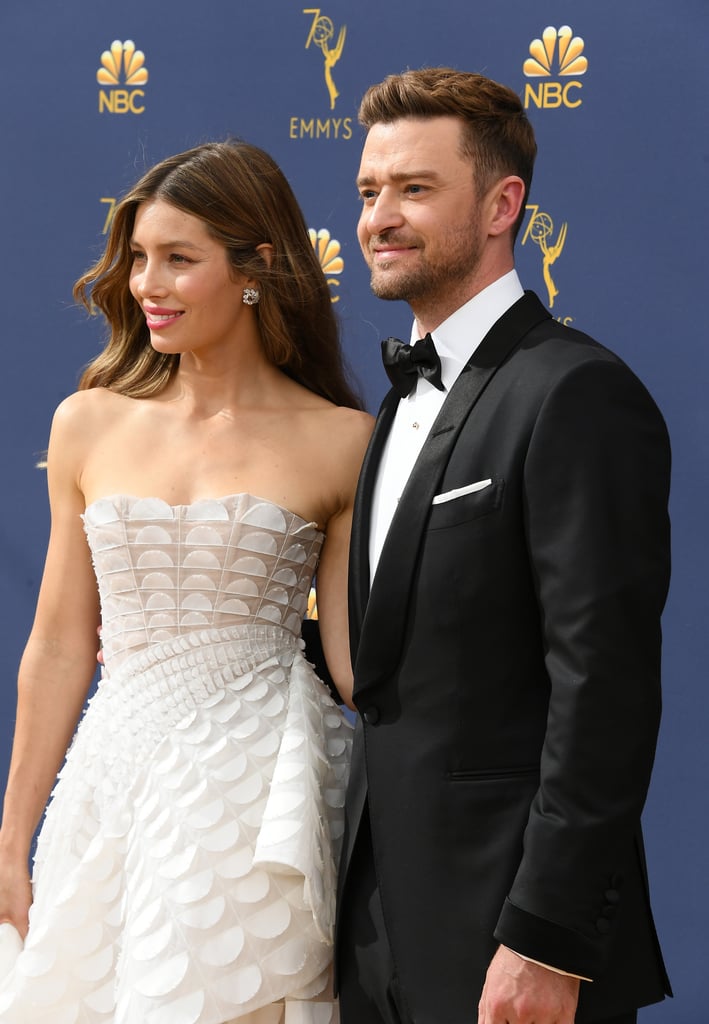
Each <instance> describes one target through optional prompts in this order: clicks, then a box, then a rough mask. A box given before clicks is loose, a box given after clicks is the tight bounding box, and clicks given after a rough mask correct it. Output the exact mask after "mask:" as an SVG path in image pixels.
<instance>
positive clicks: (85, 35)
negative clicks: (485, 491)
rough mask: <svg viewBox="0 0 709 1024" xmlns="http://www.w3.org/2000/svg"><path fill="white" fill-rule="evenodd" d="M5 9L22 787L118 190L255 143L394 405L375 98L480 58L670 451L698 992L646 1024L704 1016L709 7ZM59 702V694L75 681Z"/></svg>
mask: <svg viewBox="0 0 709 1024" xmlns="http://www.w3.org/2000/svg"><path fill="white" fill-rule="evenodd" d="M324 2H325V6H323V7H318V8H315V7H312V8H311V7H304V6H303V2H302V0H299V2H295V0H238V2H236V0H201V2H200V3H199V4H198V5H197V4H194V3H191V2H188V0H171V2H169V3H168V2H166V0H151V2H150V3H146V0H120V2H116V0H113V2H111V0H72V2H71V3H70V4H57V3H56V2H54V0H33V2H27V0H4V3H3V5H2V9H1V10H0V42H1V43H2V47H3V59H2V61H1V62H0V80H1V83H2V91H1V97H2V99H1V101H0V103H1V106H0V119H1V120H0V138H2V141H3V159H2V161H1V162H0V194H1V195H2V197H3V201H2V204H1V206H0V216H1V218H2V221H1V223H2V243H1V250H0V251H2V273H1V274H0V289H1V290H2V310H3V328H2V329H3V334H2V343H3V351H4V353H5V355H4V359H3V373H2V377H1V378H0V437H2V479H4V480H5V487H4V491H3V493H4V498H3V499H2V501H1V502H0V566H1V569H0V601H1V605H0V608H1V610H2V618H1V619H0V621H1V622H2V637H1V639H2V644H1V645H0V665H1V667H2V676H1V679H2V685H1V687H0V779H2V778H4V774H5V771H6V767H7V761H8V758H9V748H10V740H11V734H12V727H13V715H14V702H15V689H14V683H15V676H16V670H17V664H18V661H19V657H20V654H21V651H22V647H23V644H24V641H25V638H26V635H27V632H28V630H29V628H30V625H31V620H32V614H33V609H34V603H35V599H36V596H37V589H38V584H39V579H40V574H41V567H42V561H43V555H44V547H45V543H46V537H47V529H48V514H47V503H46V491H45V478H44V472H43V470H41V469H37V468H36V464H37V462H38V461H39V460H40V459H41V456H42V452H43V451H44V449H45V447H46V444H47V436H48V430H49V423H50V419H51V414H52V412H53V410H54V408H55V406H56V405H57V403H58V402H59V401H60V400H61V399H62V398H63V397H64V396H65V395H67V394H68V393H69V392H70V391H72V390H73V389H74V387H75V384H76V381H77V378H78V373H79V370H80V368H81V367H82V366H83V365H84V364H85V363H86V362H87V361H88V360H89V359H90V358H91V357H92V356H93V355H94V354H95V353H96V352H97V350H98V348H99V346H100V344H101V341H102V331H101V328H100V326H99V324H98V323H96V322H89V321H87V319H86V317H85V316H84V315H83V314H82V313H80V312H79V310H77V309H76V308H75V307H74V306H73V304H72V300H71V287H72V284H73V281H74V280H75V279H76V277H77V276H78V275H79V274H80V273H81V272H82V270H83V269H85V267H86V266H87V265H88V263H89V262H90V261H91V260H92V259H93V257H94V256H95V255H97V253H98V252H99V251H100V249H101V247H102V245H103V241H104V235H105V231H106V226H107V222H108V219H109V217H110V214H111V210H112V204H113V201H114V200H115V198H116V197H118V196H119V195H120V194H121V193H122V192H123V191H124V190H125V189H126V188H127V186H128V185H130V184H131V183H132V182H133V181H134V180H135V179H136V178H137V177H138V176H139V175H140V174H141V173H142V172H143V171H144V170H145V169H146V168H147V167H148V166H150V165H152V164H153V163H155V162H156V161H157V160H159V159H161V158H163V157H164V156H167V155H168V154H170V153H173V152H176V151H178V150H182V149H185V148H188V147H189V146H192V145H194V144H196V143H199V142H202V141H205V140H208V139H217V138H224V137H225V136H226V135H229V134H233V135H239V136H242V137H244V138H246V139H248V140H249V141H252V142H255V143H256V144H258V145H261V146H263V147H264V148H265V149H267V150H268V151H270V152H271V153H272V154H273V156H275V158H276V159H277V160H278V161H279V162H280V164H281V165H282V167H283V168H284V170H285V172H286V174H287V175H288V177H289V179H290V181H291V183H292V184H293V186H294V189H295V191H296V194H297V195H298V197H299V199H300V201H301V204H302V206H303V209H304V211H305V214H306V218H307V220H308V223H309V225H310V226H311V228H312V234H313V241H314V244H315V245H316V246H318V249H319V251H321V254H322V260H323V263H324V267H325V270H326V272H327V273H328V278H329V280H330V282H331V287H332V296H333V301H334V302H335V303H336V309H337V311H338V313H339V314H340V318H341V322H342V329H343V336H344V341H345V346H346V350H347V354H348V358H349V360H350V363H351V365H352V367H353V369H354V371H355V373H356V375H357V376H358V378H359V381H360V383H361V387H362V390H363V392H364V394H365V395H366V399H367V403H368V405H369V407H370V408H371V409H372V410H373V411H374V410H375V409H376V407H377V405H378V403H379V399H380V398H381V396H382V394H383V393H384V390H385V378H384V375H383V372H382V371H381V370H380V368H379V364H378V342H379V339H380V338H381V337H383V336H385V335H386V334H389V333H395V334H401V333H402V332H403V333H404V335H406V332H407V331H408V326H409V314H408V312H407V308H406V307H405V306H403V305H402V304H400V303H383V302H381V301H379V300H376V299H374V298H373V297H372V296H371V295H370V293H369V288H368V275H367V273H366V271H365V268H364V265H363V262H362V259H361V257H360V255H359V250H358V247H357V243H356V240H355V234H354V230H355V222H356V218H357V215H358V205H357V199H356V191H355V188H354V184H353V181H354V176H355V173H356V169H357V166H358V159H359V150H360V145H361V133H360V130H359V128H358V126H357V123H356V110H357V105H358V101H359V98H360V97H361V95H362V93H363V92H364V90H365V88H366V87H367V85H368V84H370V83H371V82H373V81H377V80H379V79H381V78H383V77H384V76H385V75H386V74H388V73H390V72H393V71H400V70H403V69H404V68H405V67H407V66H409V67H419V66H422V65H425V64H447V65H452V66H455V67H459V68H462V69H467V70H473V71H481V72H483V73H485V74H488V75H490V76H491V77H493V78H497V79H499V80H500V81H503V82H505V83H507V84H509V85H511V86H512V87H513V88H515V89H516V90H517V91H518V92H519V93H520V95H521V96H523V98H524V101H525V105H526V106H527V107H528V110H529V113H530V116H531V119H532V121H533V123H534V125H535V129H536V132H537V136H538V141H539V147H540V156H539V160H538V165H537V172H536V176H535V182H534V186H533V190H532V195H531V198H530V206H529V209H528V214H527V219H526V221H525V224H524V226H523V229H522V232H521V235H520V240H519V243H518V266H519V269H520V273H521V276H522V279H523V282H524V284H525V285H526V286H527V287H531V288H534V289H535V290H536V291H537V292H538V294H539V295H540V297H541V298H542V299H543V300H544V301H545V302H547V304H548V305H549V307H550V309H551V311H552V313H553V314H554V315H555V316H557V317H559V318H561V319H563V320H568V321H569V322H570V323H573V324H574V325H575V326H577V327H579V328H581V329H583V330H586V331H588V332H589V333H591V334H593V335H595V336H596V337H597V338H598V339H599V340H600V341H602V342H604V343H605V344H607V345H609V346H610V347H611V348H613V349H615V350H616V351H617V352H618V353H619V354H620V355H622V356H623V357H624V358H625V359H626V361H627V362H628V363H630V365H631V366H632V367H633V368H634V369H635V371H636V372H637V373H638V375H639V376H640V377H641V378H642V379H643V380H644V381H645V383H646V384H647V385H648V387H649V388H650V390H651V391H652V393H653V394H654V396H655V398H656V399H657V401H658V403H659V405H660V407H661V408H662V410H663V412H664V414H665V417H666V419H667V421H668V425H669V429H670V433H671V436H672V440H673V449H674V476H673V493H672V518H673V524H674V573H673V582H672V588H671V593H670V598H669V603H668V606H667V610H666V614H665V619H664V630H665V655H664V669H665V675H664V678H665V715H664V721H663V728H662V735H661V740H660V746H659V750H658V758H657V764H656V770H655V776H654V780H653V784H652V789H651V792H650V797H649V801H648V806H647V809H646V814H645V822H646V831H647V839H648V856H649V864H650V872H651V881H652V888H653V894H654V903H655V908H656V915H657V920H658V926H659V930H660V933H661V937H662V940H663V945H664V949H665V952H666V957H667V961H668V967H669V970H670V974H671V977H672V980H673V983H674V986H675V989H676V998H675V999H674V1000H673V1001H672V1002H669V1003H665V1004H663V1005H661V1006H659V1007H655V1008H650V1009H648V1010H646V1011H644V1012H643V1014H642V1020H643V1021H644V1022H647V1024H651V1022H662V1024H698V1022H699V1021H704V1020H706V997H705V995H704V988H705V984H704V977H705V969H706V961H707V958H708V957H709V943H708V942H707V941H706V920H707V918H708V917H709V881H708V880H707V877H706V875H707V873H706V871H705V869H704V867H705V862H706V848H707V845H708V842H709V821H708V817H707V808H708V806H709V803H708V801H707V797H706V785H707V774H708V773H707V768H708V767H709V753H708V750H709V747H708V744H707V742H706V733H707V725H708V724H709V721H708V719H709V716H708V714H707V700H706V697H705V690H706V679H707V668H706V666H707V660H708V655H709V641H708V639H707V635H708V632H709V631H708V630H707V622H709V602H708V600H707V588H706V586H705V580H706V579H707V575H708V570H709V549H708V546H707V543H706V536H705V531H706V526H707V522H708V520H709V516H708V512H709V480H708V478H707V472H706V468H707V452H708V451H709V413H708V411H707V409H708V406H707V402H706V399H705V391H706V387H707V382H708V377H709V351H708V348H707V339H706V329H705V326H704V318H703V315H702V312H701V311H702V308H703V289H704V287H706V262H705V259H704V252H705V248H706V239H707V232H708V229H709V208H708V205H707V200H706V181H707V164H708V161H709V146H708V143H707V131H706V107H707V101H708V99H709V96H708V93H709V90H708V86H709V62H707V52H708V49H709V5H708V4H707V0H674V2H673V3H672V4H668V3H667V2H666V0H642V2H641V0H626V2H624V3H617V2H616V0H574V2H573V3H571V2H563V0H536V2H535V3H531V4H530V3H529V2H528V0H506V2H505V3H502V2H495V0H486V2H483V0H448V2H445V0H444V2H441V3H438V4H430V3H423V2H421V0H407V2H406V3H403V2H394V0H390V2H389V3H383V2H382V0H359V2H358V3H357V4H351V3H346V2H345V0H324ZM58 699H60V698H59V696H58Z"/></svg>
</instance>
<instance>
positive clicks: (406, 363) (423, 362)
mask: <svg viewBox="0 0 709 1024" xmlns="http://www.w3.org/2000/svg"><path fill="white" fill-rule="evenodd" d="M382 360H383V362H384V369H385V370H386V374H387V377H388V378H389V380H390V381H391V383H392V387H394V388H395V389H396V391H398V392H399V394H400V395H401V397H402V398H406V396H407V395H409V394H411V392H412V391H413V390H414V388H415V387H416V381H417V379H418V377H423V378H424V380H428V381H430V382H431V384H433V386H434V387H435V388H438V390H439V391H445V387H444V386H443V381H442V380H441V360H440V358H439V355H438V352H436V346H435V345H434V344H433V338H432V337H431V335H430V334H427V335H426V337H425V338H422V339H421V340H420V341H417V342H414V344H413V345H405V344H404V343H403V341H399V340H398V339H397V338H387V339H386V341H383V342H382Z"/></svg>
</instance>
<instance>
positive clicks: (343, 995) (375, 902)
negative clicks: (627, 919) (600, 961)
mask: <svg viewBox="0 0 709 1024" xmlns="http://www.w3.org/2000/svg"><path fill="white" fill-rule="evenodd" d="M339 935H340V941H339V945H338V949H339V952H338V961H337V968H338V974H339V996H340V1020H341V1024H409V1021H410V1017H409V1015H408V1013H407V1012H406V1007H405V1005H404V1003H403V1001H402V998H401V995H400V992H399V986H398V983H397V978H396V971H395V969H394V961H393V959H392V955H391V949H390V946H389V939H388V937H387V933H386V928H385V926H384V915H383V913H382V904H381V900H380V898H379V888H378V886H377V879H376V875H375V872H374V859H373V857H372V840H371V833H370V828H369V813H368V811H366V810H365V815H364V818H363V820H362V824H361V827H360V831H359V835H358V837H357V842H356V844H355V848H354V851H353V854H352V863H351V866H350V874H349V878H348V884H347V891H346V894H345V900H344V902H343V905H342V907H341V908H340V925H339ZM363 980H364V984H363ZM475 1013H476V1011H475V1008H474V1007H473V1008H471V1018H470V1024H475V1019H474V1018H475ZM637 1016H638V1015H637V1013H636V1012H635V1011H633V1012H632V1013H627V1014H622V1015H621V1016H620V1017H613V1018H611V1019H607V1020H604V1021H597V1022H596V1024H637ZM440 1024H446V1021H441V1022H440Z"/></svg>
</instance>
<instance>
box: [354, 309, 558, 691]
mask: <svg viewBox="0 0 709 1024" xmlns="http://www.w3.org/2000/svg"><path fill="white" fill-rule="evenodd" d="M549 316H550V314H549V312H548V310H547V309H545V307H544V306H543V305H542V304H541V302H540V301H539V299H538V298H537V297H536V295H534V294H533V293H531V292H527V293H525V295H524V296H523V297H522V298H521V299H519V301H518V302H516V303H515V304H514V305H513V306H512V307H511V308H510V309H509V310H508V311H507V313H505V315H504V316H503V317H501V319H500V320H498V322H497V323H496V324H494V326H493V327H492V329H491V330H490V331H489V332H488V334H487V335H486V336H485V338H484V339H483V341H482V342H481V344H480V345H479V346H478V348H477V350H476V351H475V353H474V354H473V356H472V358H471V360H470V362H469V363H468V364H467V365H466V367H465V369H464V370H463V372H462V373H461V374H460V376H459V377H458V379H457V381H456V382H455V384H454V385H453V387H452V388H451V392H450V394H449V396H448V398H447V399H446V401H445V402H444V404H443V408H442V409H441V412H440V413H439V415H438V417H437V419H436V421H435V423H434V424H433V427H432V428H431V432H430V434H429V436H428V438H427V440H426V443H425V444H424V446H423V449H422V451H421V454H420V455H419V457H418V459H417V461H416V463H415V465H414V468H413V470H412V471H411V476H410V477H409V480H408V482H407V484H406V487H405V488H404V492H403V494H402V496H401V500H400V501H399V505H398V508H397V511H396V514H395V515H394V518H393V520H392V523H391V527H390V529H389V533H388V534H387V539H386V541H385V543H384V547H383V548H382V553H381V556H380V559H379V565H378V567H377V572H376V574H375V578H374V581H373V584H372V588H371V593H370V595H369V601H368V603H367V604H366V608H365V614H364V620H363V623H362V633H361V640H360V644H359V649H358V654H357V658H356V662H355V697H357V696H359V695H360V694H361V693H362V691H363V690H364V689H366V688H367V687H369V686H371V685H373V684H374V683H376V682H377V681H378V680H379V679H380V678H382V677H383V676H386V675H388V674H390V673H391V672H392V671H393V670H394V668H395V666H396V663H397V662H398V660H399V654H400V651H401V645H402V643H403V638H404V632H405V625H406V615H407V610H408V603H409V597H410V593H411V589H412V583H413V577H414V573H415V571H416V568H417V564H418V553H419V548H420V545H421V542H422V538H423V533H424V530H425V527H426V522H427V520H428V515H429V511H430V508H431V502H432V501H433V498H434V496H435V494H436V493H437V491H438V486H439V483H440V480H441V478H442V476H443V473H444V471H445V468H446V465H447V463H448V459H449V457H450V453H451V451H452V449H453V446H454V445H455V442H456V440H457V438H458V434H459V433H460V430H461V428H462V426H463V424H464V422H465V420H466V419H467V417H468V415H469V414H470V411H471V409H472V408H473V406H474V405H475V403H476V402H477V401H478V399H479V398H480V395H481V394H482V393H483V391H484V390H485V387H486V386H487V384H488V383H489V381H490V380H491V379H492V377H493V376H494V374H495V372H496V371H497V369H498V367H499V366H500V365H501V364H502V363H503V362H504V360H505V359H506V358H507V357H508V355H509V354H510V352H511V351H512V350H513V349H514V348H516V347H517V345H519V344H520V342H521V341H522V339H523V337H524V335H525V334H526V333H527V332H528V331H529V330H531V328H532V327H534V326H535V325H536V324H537V323H539V322H541V321H542V320H544V319H548V318H549ZM380 450H381V449H380ZM374 469H375V467H373V468H372V470H371V472H372V474H373V472H374ZM368 533H369V531H368V530H367V536H368ZM360 544H361V540H360ZM362 607H364V606H362Z"/></svg>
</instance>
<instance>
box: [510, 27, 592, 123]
mask: <svg viewBox="0 0 709 1024" xmlns="http://www.w3.org/2000/svg"><path fill="white" fill-rule="evenodd" d="M583 50H584V42H583V39H581V37H580V36H575V35H574V34H573V32H572V31H571V29H570V28H569V26H568V25H562V27H561V28H560V29H555V28H552V27H551V26H549V27H548V28H545V29H544V31H543V32H542V38H541V39H533V40H532V42H531V43H530V44H529V57H527V59H526V60H525V62H524V64H523V66H522V70H523V71H524V74H525V75H526V77H527V78H536V79H540V81H539V82H538V83H537V84H536V85H532V83H531V82H527V84H526V85H525V89H524V106H525V108H528V107H529V106H530V104H531V103H534V105H535V106H536V107H539V108H541V107H545V108H553V107H561V106H564V107H580V106H581V99H580V98H579V97H578V95H577V96H576V97H575V98H572V96H571V92H572V90H574V91H575V92H576V91H578V90H580V89H581V88H582V85H581V83H580V82H576V81H566V82H564V83H563V84H562V83H561V82H552V81H549V79H550V78H551V76H552V75H554V74H556V75H558V76H559V78H566V79H569V78H576V77H578V76H580V75H585V74H586V71H587V70H588V60H587V58H586V57H585V56H584V53H583Z"/></svg>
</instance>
